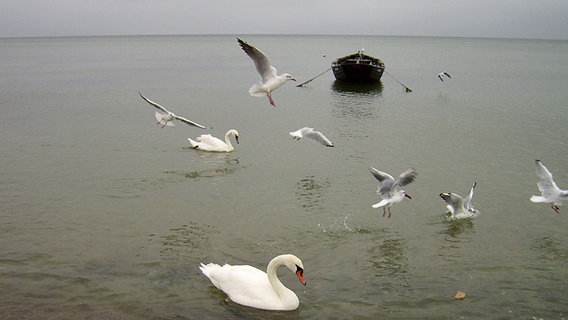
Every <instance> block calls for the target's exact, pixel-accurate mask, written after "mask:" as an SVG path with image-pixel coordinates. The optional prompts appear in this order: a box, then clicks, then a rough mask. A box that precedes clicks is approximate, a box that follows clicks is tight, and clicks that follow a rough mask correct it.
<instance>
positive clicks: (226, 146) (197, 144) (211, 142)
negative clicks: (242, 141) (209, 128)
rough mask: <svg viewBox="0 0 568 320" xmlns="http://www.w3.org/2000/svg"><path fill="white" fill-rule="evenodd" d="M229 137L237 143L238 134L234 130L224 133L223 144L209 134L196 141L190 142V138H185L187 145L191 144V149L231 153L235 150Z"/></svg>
mask: <svg viewBox="0 0 568 320" xmlns="http://www.w3.org/2000/svg"><path fill="white" fill-rule="evenodd" d="M229 136H234V137H235V141H236V142H237V143H239V133H238V132H237V130H235V129H231V130H229V131H227V133H225V142H223V141H222V140H221V139H219V138H216V137H213V136H212V135H210V134H202V135H200V136H199V137H197V138H196V140H197V141H195V140H192V139H191V138H187V140H189V143H191V147H192V148H193V149H199V150H204V151H214V152H231V151H233V150H234V149H235V148H233V145H232V144H231V140H229Z"/></svg>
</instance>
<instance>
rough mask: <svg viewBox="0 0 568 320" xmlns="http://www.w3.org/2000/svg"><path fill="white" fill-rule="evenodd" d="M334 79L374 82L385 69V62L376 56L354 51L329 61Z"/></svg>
mask: <svg viewBox="0 0 568 320" xmlns="http://www.w3.org/2000/svg"><path fill="white" fill-rule="evenodd" d="M331 69H332V71H333V75H334V76H335V79H337V80H340V81H345V82H376V81H379V80H380V79H381V77H382V76H383V72H384V71H385V64H384V63H383V62H382V61H381V60H380V59H378V58H374V57H371V56H368V55H365V54H362V53H355V54H352V55H348V56H345V57H342V58H339V59H336V60H335V61H333V62H332V63H331Z"/></svg>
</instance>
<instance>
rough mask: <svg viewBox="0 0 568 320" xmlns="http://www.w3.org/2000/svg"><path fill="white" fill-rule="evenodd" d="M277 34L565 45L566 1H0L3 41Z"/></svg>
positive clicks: (566, 26)
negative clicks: (560, 41) (558, 42)
mask: <svg viewBox="0 0 568 320" xmlns="http://www.w3.org/2000/svg"><path fill="white" fill-rule="evenodd" d="M275 33H277V34H364V35H367V34H368V35H417V36H465V37H500V38H543V39H566V40H568V0H350V1H333V0H286V1H282V0H272V1H270V0H268V1H267V0H202V1H197V0H0V37H19V36H73V35H138V34H275Z"/></svg>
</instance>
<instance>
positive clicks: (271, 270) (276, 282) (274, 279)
mask: <svg viewBox="0 0 568 320" xmlns="http://www.w3.org/2000/svg"><path fill="white" fill-rule="evenodd" d="M281 265H284V258H283V257H276V258H274V259H272V260H271V261H270V262H269V263H268V267H267V268H266V275H267V276H268V281H269V282H270V284H271V285H272V288H274V291H276V293H277V294H278V295H279V296H280V297H283V296H284V295H286V294H287V293H288V292H290V291H291V290H290V289H288V288H286V287H285V286H284V285H283V284H282V282H280V279H278V275H277V271H278V267H280V266H281Z"/></svg>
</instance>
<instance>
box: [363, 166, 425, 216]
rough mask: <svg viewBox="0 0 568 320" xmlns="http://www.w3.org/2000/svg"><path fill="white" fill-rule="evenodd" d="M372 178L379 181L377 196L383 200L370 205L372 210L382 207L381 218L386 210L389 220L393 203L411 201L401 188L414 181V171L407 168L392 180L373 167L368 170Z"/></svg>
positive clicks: (389, 176)
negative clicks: (405, 198) (405, 199)
mask: <svg viewBox="0 0 568 320" xmlns="http://www.w3.org/2000/svg"><path fill="white" fill-rule="evenodd" d="M369 170H370V171H371V173H372V174H373V176H374V177H375V178H376V179H377V180H379V185H378V187H377V194H379V195H380V196H381V197H382V198H383V200H382V201H381V202H378V203H375V204H374V205H372V207H373V208H380V207H383V217H384V216H385V215H386V213H387V211H386V209H388V211H389V215H388V217H389V218H390V216H391V209H390V208H391V206H392V205H393V204H395V203H398V202H401V201H402V200H403V199H404V197H407V198H408V199H412V198H411V197H410V196H409V195H408V194H407V193H406V191H404V190H402V189H401V188H402V187H404V186H405V185H407V184H409V183H411V182H413V181H414V179H416V170H414V169H413V168H409V169H407V170H406V171H404V172H403V173H401V174H400V176H398V178H396V179H395V178H394V177H393V176H391V175H390V174H388V173H386V172H382V171H379V170H377V169H375V168H373V167H371V168H370V169H369Z"/></svg>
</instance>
